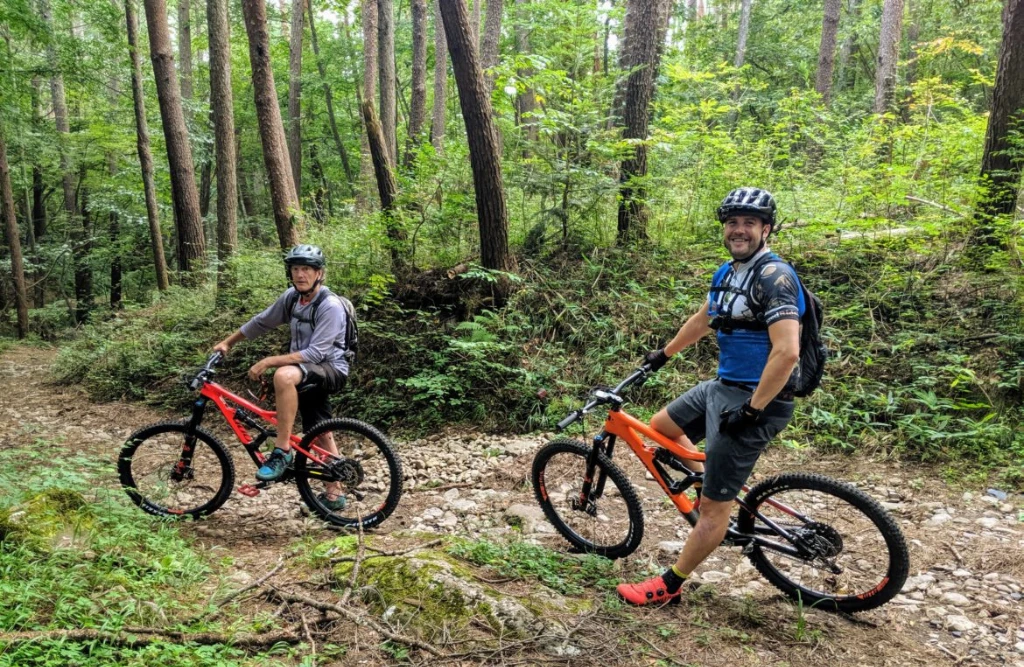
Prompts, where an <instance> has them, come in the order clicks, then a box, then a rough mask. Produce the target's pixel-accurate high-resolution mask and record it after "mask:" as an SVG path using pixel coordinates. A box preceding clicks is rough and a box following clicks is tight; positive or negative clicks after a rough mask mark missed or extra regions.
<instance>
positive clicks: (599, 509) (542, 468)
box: [533, 440, 644, 558]
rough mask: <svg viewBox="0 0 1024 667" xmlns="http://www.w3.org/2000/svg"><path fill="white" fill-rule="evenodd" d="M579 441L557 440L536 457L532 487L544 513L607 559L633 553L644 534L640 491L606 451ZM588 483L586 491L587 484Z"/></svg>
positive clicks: (578, 542) (579, 546)
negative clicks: (591, 465) (591, 460)
mask: <svg viewBox="0 0 1024 667" xmlns="http://www.w3.org/2000/svg"><path fill="white" fill-rule="evenodd" d="M591 452H592V450H591V448H590V447H588V446H587V445H585V444H583V443H582V442H579V441H576V440H555V441H554V442H550V443H548V444H547V445H545V446H544V447H542V448H541V449H540V451H538V452H537V455H536V456H535V457H534V459H533V492H534V494H535V495H536V497H537V502H538V503H540V507H541V509H542V510H544V516H546V517H547V518H548V521H550V522H551V525H552V526H554V527H555V530H557V531H558V532H559V533H560V534H561V535H562V537H564V538H565V539H566V540H568V541H569V543H570V544H572V545H573V546H574V547H576V548H577V549H580V550H582V551H585V552H587V553H595V554H598V555H600V556H604V557H606V558H622V557H623V556H628V555H629V554H631V553H633V552H634V551H635V550H636V548H637V547H638V546H640V542H641V540H643V537H644V515H643V509H642V507H641V505H640V500H639V499H638V498H637V496H636V490H635V489H634V488H633V485H632V484H630V482H629V479H628V478H627V477H626V475H625V473H623V472H622V470H621V469H620V468H619V467H618V466H617V465H615V464H614V463H612V462H611V461H610V460H608V458H606V457H605V455H604V454H601V453H598V454H597V457H596V464H595V469H594V471H593V476H592V477H591V479H590V480H589V481H588V480H587V458H588V456H590V454H591ZM585 486H589V489H588V490H587V491H584V487H585Z"/></svg>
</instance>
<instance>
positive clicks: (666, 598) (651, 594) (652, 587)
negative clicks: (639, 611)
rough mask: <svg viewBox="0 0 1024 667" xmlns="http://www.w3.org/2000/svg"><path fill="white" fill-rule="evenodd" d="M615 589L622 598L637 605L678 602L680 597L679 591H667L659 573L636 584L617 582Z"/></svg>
mask: <svg viewBox="0 0 1024 667" xmlns="http://www.w3.org/2000/svg"><path fill="white" fill-rule="evenodd" d="M615 590H616V591H618V593H619V596H620V597H621V598H622V599H623V600H625V601H626V602H628V603H629V604H633V605H636V606H638V607H639V606H643V605H647V604H679V600H680V598H681V596H680V594H679V591H676V592H675V593H669V592H668V591H667V590H666V589H665V580H664V579H662V578H661V575H660V574H659V575H658V576H656V577H652V578H651V579H648V580H647V581H641V582H640V583H638V584H619V585H618V586H616V587H615Z"/></svg>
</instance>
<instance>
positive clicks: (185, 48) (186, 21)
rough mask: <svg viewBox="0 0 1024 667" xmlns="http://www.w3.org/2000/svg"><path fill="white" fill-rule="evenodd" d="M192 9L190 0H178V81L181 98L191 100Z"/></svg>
mask: <svg viewBox="0 0 1024 667" xmlns="http://www.w3.org/2000/svg"><path fill="white" fill-rule="evenodd" d="M191 11H192V1H191V0H178V81H179V85H180V87H181V99H183V100H185V101H188V102H191V101H192V95H193V92H192V91H193V86H192V18H191V16H189V14H190V13H191Z"/></svg>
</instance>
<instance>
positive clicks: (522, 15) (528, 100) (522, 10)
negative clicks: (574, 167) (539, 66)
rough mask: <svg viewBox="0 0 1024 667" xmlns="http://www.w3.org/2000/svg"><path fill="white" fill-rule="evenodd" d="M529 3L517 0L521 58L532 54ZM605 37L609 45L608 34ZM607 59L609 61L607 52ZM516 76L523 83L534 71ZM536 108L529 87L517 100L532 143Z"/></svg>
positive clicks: (518, 44)
mask: <svg viewBox="0 0 1024 667" xmlns="http://www.w3.org/2000/svg"><path fill="white" fill-rule="evenodd" d="M529 3H530V0H516V9H517V10H519V11H518V12H517V14H516V50H517V51H518V52H519V55H521V56H522V55H527V54H528V53H530V31H529V21H528V20H527V19H528V16H527V14H526V6H527V5H528V4H529ZM605 35H606V38H605V42H606V43H607V32H606V33H605ZM605 59H606V60H607V50H606V54H605ZM606 69H607V67H606ZM516 74H517V75H518V77H519V79H520V80H521V81H528V80H529V79H530V77H532V76H533V69H532V68H523V69H520V70H518V71H517V72H516ZM536 107H537V98H536V96H535V95H534V93H533V88H532V87H530V86H529V85H527V86H526V89H525V90H524V91H523V92H522V93H521V94H520V95H519V96H518V97H517V98H516V115H517V116H518V117H519V122H520V124H522V126H523V127H524V128H525V129H526V139H527V141H529V142H530V143H532V142H534V141H536V140H537V121H536V119H534V118H533V112H534V109H536Z"/></svg>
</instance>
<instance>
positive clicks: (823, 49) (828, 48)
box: [814, 0, 842, 106]
mask: <svg viewBox="0 0 1024 667" xmlns="http://www.w3.org/2000/svg"><path fill="white" fill-rule="evenodd" d="M841 9H842V0H825V11H824V15H823V17H822V20H821V44H820V46H819V47H818V72H817V75H816V76H815V78H814V89H815V90H817V91H818V94H819V95H821V99H822V101H823V102H824V103H825V106H828V104H829V102H830V101H831V98H832V71H833V69H834V68H835V62H836V35H838V33H839V13H840V11H841Z"/></svg>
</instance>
